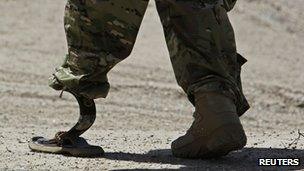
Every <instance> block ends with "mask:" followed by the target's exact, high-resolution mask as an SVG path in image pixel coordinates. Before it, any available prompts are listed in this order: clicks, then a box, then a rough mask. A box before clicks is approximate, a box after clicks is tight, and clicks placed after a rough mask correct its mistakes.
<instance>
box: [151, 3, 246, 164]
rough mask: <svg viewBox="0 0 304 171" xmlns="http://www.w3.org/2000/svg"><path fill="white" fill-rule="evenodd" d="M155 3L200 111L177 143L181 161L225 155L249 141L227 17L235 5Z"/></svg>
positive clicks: (177, 67) (180, 77)
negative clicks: (243, 117)
mask: <svg viewBox="0 0 304 171" xmlns="http://www.w3.org/2000/svg"><path fill="white" fill-rule="evenodd" d="M224 2H228V1H227V0H224V1H222V0H192V1H188V0H180V1H176V0H156V3H157V8H158V12H159V14H160V16H161V21H162V23H163V27H164V31H165V36H166V40H167V45H168V48H169V52H170V57H171V62H172V65H173V69H174V72H175V75H176V79H177V82H178V84H179V85H180V86H181V87H182V88H183V89H184V91H185V92H186V93H187V94H188V97H189V100H190V101H191V102H192V103H193V105H194V106H195V108H196V111H195V114H194V118H195V120H194V122H193V124H192V126H191V128H190V129H189V130H188V132H187V133H186V135H184V136H182V137H180V138H179V139H177V140H176V141H174V142H173V143H172V151H173V154H174V155H175V156H177V157H189V158H208V157H216V156H221V155H225V154H227V153H228V152H230V151H232V150H235V149H238V148H242V147H243V146H244V145H245V143H246V136H245V134H244V131H243V128H242V125H241V123H240V121H239V118H238V116H241V115H242V114H243V113H244V112H245V111H246V110H247V109H248V108H249V106H248V103H247V101H246V99H245V97H244V95H243V93H242V87H241V80H240V70H241V65H242V64H243V63H245V61H246V60H245V59H244V58H243V57H241V56H240V55H238V54H237V52H236V44H235V38H234V31H233V28H232V26H231V24H230V22H229V19H228V16H227V10H230V9H231V8H232V6H233V5H234V3H235V1H232V0H230V1H229V2H230V5H229V4H227V3H224Z"/></svg>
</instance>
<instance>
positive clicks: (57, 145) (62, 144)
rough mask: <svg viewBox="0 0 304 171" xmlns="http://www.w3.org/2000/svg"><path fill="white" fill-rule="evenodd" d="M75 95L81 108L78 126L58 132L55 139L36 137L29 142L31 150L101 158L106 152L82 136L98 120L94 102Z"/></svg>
mask: <svg viewBox="0 0 304 171" xmlns="http://www.w3.org/2000/svg"><path fill="white" fill-rule="evenodd" d="M70 93H71V94H73V95H74V96H75V97H76V99H77V102H78V104H79V107H80V117H79V120H78V122H77V123H76V125H75V126H74V127H73V128H71V129H70V130H69V131H67V132H58V133H57V134H56V135H55V137H54V138H53V139H46V138H44V137H34V138H32V139H31V140H30V142H29V148H30V149H31V150H33V151H36V152H45V153H55V154H68V155H72V156H82V157H94V156H101V155H103V154H104V151H103V149H102V148H101V147H99V146H92V145H90V144H88V143H87V141H86V140H85V139H84V138H81V137H80V135H81V134H83V133H84V132H85V131H87V130H88V129H89V128H90V127H91V126H92V125H93V123H94V121H95V118H96V107H95V103H94V100H92V99H88V98H86V97H83V96H77V95H76V94H74V93H72V92H70Z"/></svg>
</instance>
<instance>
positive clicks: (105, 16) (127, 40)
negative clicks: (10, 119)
mask: <svg viewBox="0 0 304 171" xmlns="http://www.w3.org/2000/svg"><path fill="white" fill-rule="evenodd" d="M148 1H149V0H68V2H67V5H66V10H65V18H64V26H65V30H66V35H67V42H68V48H69V49H68V55H67V56H66V58H65V61H64V63H63V65H62V66H60V67H58V68H56V72H55V73H54V74H53V76H54V77H52V78H51V80H50V86H51V87H53V88H54V89H56V90H62V89H68V90H70V91H73V92H74V93H76V94H79V95H82V96H85V97H88V98H90V99H96V98H101V97H102V98H105V97H106V96H107V94H108V91H109V87H110V85H109V83H108V79H107V73H108V72H109V71H110V70H111V69H112V68H113V67H114V66H115V65H116V64H117V63H119V62H120V61H122V60H124V59H125V58H126V57H128V56H129V55H130V53H131V51H132V48H133V45H134V43H135V40H136V36H137V33H138V30H139V27H140V25H141V22H142V19H143V16H144V14H145V11H146V8H147V5H148ZM235 1H236V0H156V5H157V11H158V13H159V16H160V18H161V22H162V24H163V29H164V32H165V37H166V41H167V46H168V49H169V53H170V59H171V62H172V65H173V69H174V73H175V76H176V80H177V82H178V84H179V85H180V86H181V87H182V88H183V90H184V91H185V92H186V93H187V95H188V97H189V100H190V101H191V102H192V103H193V99H194V98H193V97H194V94H195V92H196V91H206V92H208V91H209V92H210V91H216V92H220V93H224V94H226V95H227V96H230V97H231V98H232V99H233V100H234V101H235V104H236V106H237V109H238V114H239V115H242V114H243V113H244V112H245V111H246V110H247V109H248V108H249V105H248V103H247V101H246V99H245V97H244V95H243V92H242V86H241V79H240V72H241V66H242V65H243V64H244V63H245V62H246V59H244V58H243V57H242V56H241V55H239V54H238V53H237V52H236V43H235V38H234V31H233V28H232V26H231V24H230V21H229V19H228V16H227V12H228V11H229V10H230V9H232V7H233V5H234V4H235ZM194 105H195V104H194Z"/></svg>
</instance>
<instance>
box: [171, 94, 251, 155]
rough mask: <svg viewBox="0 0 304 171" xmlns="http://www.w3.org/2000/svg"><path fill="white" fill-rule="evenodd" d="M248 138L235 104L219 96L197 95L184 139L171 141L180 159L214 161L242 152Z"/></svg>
mask: <svg viewBox="0 0 304 171" xmlns="http://www.w3.org/2000/svg"><path fill="white" fill-rule="evenodd" d="M246 142H247V138H246V135H245V132H244V129H243V127H242V124H241V122H240V119H239V117H238V115H237V112H236V106H235V104H234V102H233V101H232V100H231V99H230V98H228V97H227V96H224V95H222V94H219V93H215V92H208V93H206V92H205V93H200V92H199V93H196V94H195V112H194V121H193V123H192V125H191V127H190V129H189V130H188V131H187V133H186V134H185V135H184V136H181V137H179V138H178V139H176V140H175V141H173V142H172V144H171V148H172V153H173V155H174V156H175V157H179V158H202V159H208V158H216V157H221V156H224V155H227V154H228V153H229V152H231V151H234V150H238V149H242V148H243V147H244V146H245V145H246Z"/></svg>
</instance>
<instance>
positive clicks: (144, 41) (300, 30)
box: [0, 0, 304, 170]
mask: <svg viewBox="0 0 304 171" xmlns="http://www.w3.org/2000/svg"><path fill="white" fill-rule="evenodd" d="M64 4H65V1H63V0H43V1H42V0H26V1H25V0H2V1H1V3H0V9H1V15H0V121H1V124H0V130H1V131H0V170H6V169H8V170H136V169H155V170H157V169H158V170H162V169H172V170H175V169H184V170H188V169H189V170H190V169H191V170H258V169H275V168H267V167H266V168H259V167H257V162H258V158H264V157H268V158H270V157H271V158H273V157H277V158H290V157H296V158H301V160H302V165H301V166H298V167H290V168H284V167H281V168H276V169H282V170H284V169H304V137H302V138H301V139H300V140H299V142H298V143H297V144H292V145H291V146H290V147H289V149H285V148H286V147H288V146H289V145H288V144H290V143H291V142H292V141H293V140H294V139H296V138H297V137H298V130H300V131H302V132H304V89H303V87H304V86H303V85H304V74H303V73H304V68H303V66H304V58H303V55H304V53H303V49H304V41H303V40H304V20H303V18H304V1H303V0H292V1H287V0H267V1H265V0H242V1H239V2H238V4H237V6H236V8H235V9H234V10H233V11H232V12H231V13H230V17H231V21H232V23H233V25H234V27H235V31H236V38H237V45H238V51H239V52H240V53H241V54H243V56H245V57H246V58H247V59H248V60H249V61H248V63H247V64H246V65H245V66H244V68H243V74H242V79H243V82H244V92H245V94H246V96H247V97H248V100H249V102H250V104H251V107H252V108H251V109H250V110H249V111H248V112H247V114H246V115H245V116H244V117H242V123H243V124H244V128H245V129H246V132H247V135H248V144H247V146H246V148H245V149H244V150H241V151H237V152H233V153H231V154H229V155H228V156H226V157H223V158H221V159H217V160H209V161H203V160H183V159H177V158H174V157H173V156H172V154H171V152H170V142H171V141H172V140H174V139H175V138H177V137H178V136H180V135H182V134H183V133H184V132H185V130H186V129H187V128H188V127H189V125H190V124H191V122H192V114H191V113H192V111H193V108H192V106H191V105H190V104H189V102H188V101H187V99H186V96H185V95H184V93H183V92H182V91H181V89H180V88H179V87H178V86H177V84H176V81H175V79H174V75H173V71H172V67H171V65H170V60H169V56H168V51H167V49H166V47H165V41H164V36H163V33H162V29H161V26H160V21H159V18H158V17H157V14H156V10H155V5H154V1H151V4H150V5H149V9H148V11H147V13H146V16H145V20H144V23H143V26H142V28H141V31H140V34H139V37H138V41H137V43H136V46H135V49H134V51H133V53H132V55H131V56H130V57H129V58H128V59H127V60H125V61H123V62H122V63H120V64H119V65H118V66H117V67H116V68H114V69H113V70H112V71H111V72H110V75H109V78H110V82H111V84H112V88H111V90H110V94H109V96H108V98H107V99H100V100H97V110H98V114H97V121H96V123H95V124H94V126H93V127H92V129H90V130H89V131H88V132H86V133H85V134H84V137H85V138H87V139H88V140H89V142H90V143H92V144H96V145H101V146H102V147H103V148H104V150H105V151H106V152H107V153H106V155H105V156H104V157H100V158H76V157H67V156H60V155H52V154H41V153H33V152H31V151H30V150H29V149H28V140H29V139H30V138H31V137H33V136H36V135H45V136H48V137H52V136H53V135H54V133H55V132H56V131H58V130H66V129H68V128H70V127H71V126H72V125H73V124H74V123H76V121H77V118H78V107H77V104H76V102H75V101H74V99H73V98H72V97H71V96H70V95H68V94H64V97H63V99H60V98H58V96H59V92H56V91H53V90H52V89H50V88H49V87H48V86H47V81H48V77H49V76H50V74H51V73H52V72H53V70H54V68H55V67H56V66H58V65H59V64H60V63H61V62H62V60H63V56H64V54H65V53H66V40H65V35H64V31H63V24H62V22H63V21H62V18H63V9H64Z"/></svg>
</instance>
